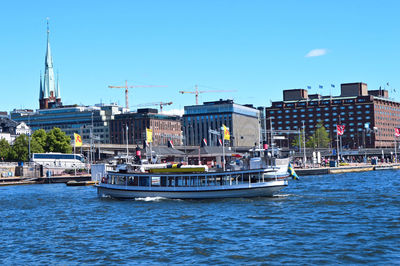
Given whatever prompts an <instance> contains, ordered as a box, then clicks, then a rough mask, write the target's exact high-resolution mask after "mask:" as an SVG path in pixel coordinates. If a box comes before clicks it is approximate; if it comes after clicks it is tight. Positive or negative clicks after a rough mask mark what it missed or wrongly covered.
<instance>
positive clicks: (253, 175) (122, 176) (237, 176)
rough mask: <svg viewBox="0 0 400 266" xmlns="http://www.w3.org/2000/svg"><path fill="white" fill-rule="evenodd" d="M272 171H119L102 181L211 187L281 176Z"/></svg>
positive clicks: (123, 183) (263, 180)
mask: <svg viewBox="0 0 400 266" xmlns="http://www.w3.org/2000/svg"><path fill="white" fill-rule="evenodd" d="M267 172H270V171H268V170H265V169H257V170H246V171H234V172H230V173H227V172H224V173H222V172H220V173H218V172H215V173H210V172H208V173H193V174H187V173H185V174H175V173H168V174H166V173H163V174H145V173H137V174H136V173H117V172H108V174H107V176H106V178H105V179H104V180H102V183H107V184H110V185H118V186H130V187H132V186H133V187H148V188H149V189H151V188H152V187H154V188H160V187H170V188H171V187H178V188H180V187H210V186H232V185H242V184H249V185H251V184H252V183H263V182H269V181H273V180H278V179H280V178H278V177H276V176H270V175H269V176H266V173H267Z"/></svg>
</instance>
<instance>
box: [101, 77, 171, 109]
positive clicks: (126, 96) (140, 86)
mask: <svg viewBox="0 0 400 266" xmlns="http://www.w3.org/2000/svg"><path fill="white" fill-rule="evenodd" d="M108 87H109V88H117V89H125V106H126V109H129V100H128V89H130V88H153V87H166V86H158V85H133V86H128V81H127V80H125V86H111V85H110V86H108Z"/></svg>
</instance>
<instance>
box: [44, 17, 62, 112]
mask: <svg viewBox="0 0 400 266" xmlns="http://www.w3.org/2000/svg"><path fill="white" fill-rule="evenodd" d="M44 67H45V69H44V77H43V86H42V85H41V88H40V91H41V92H40V96H41V97H42V98H41V100H43V101H42V102H43V103H46V104H43V105H42V104H41V107H40V108H41V109H43V108H44V109H47V108H49V107H54V106H58V105H59V104H61V97H60V91H59V85H58V82H57V87H56V80H55V76H54V69H53V58H52V56H51V49H50V27H49V18H47V47H46V57H45V63H44Z"/></svg>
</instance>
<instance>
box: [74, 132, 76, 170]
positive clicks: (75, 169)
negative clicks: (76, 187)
mask: <svg viewBox="0 0 400 266" xmlns="http://www.w3.org/2000/svg"><path fill="white" fill-rule="evenodd" d="M75 142H76V140H75V136H74V163H75V176H76V153H75V146H76V143H75Z"/></svg>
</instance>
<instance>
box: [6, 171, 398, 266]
mask: <svg viewBox="0 0 400 266" xmlns="http://www.w3.org/2000/svg"><path fill="white" fill-rule="evenodd" d="M0 212H1V215H0V219H1V221H0V223H1V231H0V232H1V233H0V243H1V251H2V252H0V262H1V263H2V264H35V265H37V264H47V265H48V264H62V265H78V264H79V265H81V264H89V265H92V264H134V263H138V264H176V263H183V264H192V263H198V264H216V263H218V264H263V263H266V264H282V263H287V264H337V263H342V264H373V265H376V264H380V265H382V264H385V265H387V264H400V172H399V171H376V172H368V173H351V174H340V175H325V176H310V177H303V178H302V179H301V181H299V182H295V181H294V182H291V183H290V184H289V187H287V188H286V189H285V190H282V191H281V192H280V195H278V196H277V197H274V198H256V199H225V200H202V201H179V200H165V199H140V200H136V201H118V200H112V199H100V198H97V194H96V190H95V188H93V187H66V186H65V185H64V184H54V185H30V186H10V187H0Z"/></svg>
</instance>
